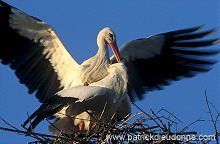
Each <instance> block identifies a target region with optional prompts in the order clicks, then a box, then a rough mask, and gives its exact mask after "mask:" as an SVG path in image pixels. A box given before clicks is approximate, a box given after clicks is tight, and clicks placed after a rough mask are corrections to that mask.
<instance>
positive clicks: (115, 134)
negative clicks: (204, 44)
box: [0, 96, 220, 144]
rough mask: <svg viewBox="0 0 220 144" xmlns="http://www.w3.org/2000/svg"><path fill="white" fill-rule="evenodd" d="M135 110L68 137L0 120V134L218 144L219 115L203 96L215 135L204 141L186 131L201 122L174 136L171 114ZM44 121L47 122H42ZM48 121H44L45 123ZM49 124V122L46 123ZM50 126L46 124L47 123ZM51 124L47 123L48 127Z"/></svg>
mask: <svg viewBox="0 0 220 144" xmlns="http://www.w3.org/2000/svg"><path fill="white" fill-rule="evenodd" d="M132 104H133V105H134V106H135V107H136V108H137V109H139V110H140V112H139V113H136V114H134V115H132V116H130V117H128V118H125V119H124V120H121V121H119V122H114V123H113V122H106V123H101V122H99V121H97V122H95V123H94V125H93V126H92V127H91V129H90V130H89V131H87V132H85V133H83V134H82V133H80V132H73V133H72V134H65V133H64V132H62V131H60V133H59V134H58V135H57V136H53V135H46V134H41V133H35V132H28V131H26V130H24V131H22V130H19V129H17V128H16V127H14V126H12V125H11V124H9V123H8V122H7V121H5V120H4V119H3V118H1V117H0V118H1V120H2V121H4V123H5V124H7V125H9V126H10V127H11V129H9V128H3V127H0V129H1V130H5V131H10V132H15V133H17V134H22V135H25V136H29V137H32V138H34V139H35V141H33V142H29V144H32V143H36V144H41V143H42V144H48V143H53V144H73V143H74V144H75V143H103V144H104V143H107V144H108V143H116V144H117V143H129V144H133V143H161V144H166V143H175V144H176V143H177V144H179V143H209V142H210V141H212V140H216V141H217V143H218V137H219V136H220V132H218V130H217V123H218V122H219V120H218V118H219V116H220V113H219V112H218V111H217V110H216V109H215V107H214V105H212V103H210V102H209V101H208V98H207V96H206V104H207V108H208V113H209V114H210V117H211V122H212V123H213V127H214V130H215V134H214V135H212V137H206V138H205V139H201V137H199V135H198V134H197V132H196V131H187V130H188V128H189V127H190V126H191V125H193V124H194V123H196V122H198V121H201V118H198V119H197V120H195V121H193V122H192V123H190V124H188V125H186V126H185V127H184V128H182V129H181V130H179V131H178V132H173V127H175V126H176V125H178V123H182V121H181V120H179V119H178V118H177V117H176V116H175V115H173V113H170V112H169V111H168V110H166V109H164V108H161V109H160V110H159V111H157V112H155V111H153V110H152V109H150V114H148V113H146V112H145V111H143V110H142V109H141V108H140V107H138V106H137V105H136V104H134V103H132ZM211 108H214V110H215V113H217V116H214V114H213V112H212V111H211ZM46 120H47V119H46ZM47 121H48V120H47ZM48 122H49V121H48ZM49 123H50V122H49ZM50 124H51V123H50Z"/></svg>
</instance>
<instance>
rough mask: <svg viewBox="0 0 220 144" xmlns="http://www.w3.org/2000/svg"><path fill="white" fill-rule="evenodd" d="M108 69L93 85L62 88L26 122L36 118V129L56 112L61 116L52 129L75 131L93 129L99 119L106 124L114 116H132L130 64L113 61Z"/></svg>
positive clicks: (70, 132)
mask: <svg viewBox="0 0 220 144" xmlns="http://www.w3.org/2000/svg"><path fill="white" fill-rule="evenodd" d="M108 73H109V74H108V75H107V76H106V77H105V78H103V79H102V80H100V81H98V82H94V83H91V84H90V85H89V86H75V87H72V88H68V89H64V90H61V91H59V92H58V93H56V94H55V95H54V96H53V98H52V99H50V100H48V101H46V102H44V103H43V104H42V105H41V106H40V107H39V109H38V110H36V111H35V112H34V113H33V114H32V115H31V116H30V117H29V118H28V119H27V120H26V121H25V122H24V124H23V126H25V125H26V124H27V123H28V122H29V121H30V120H32V119H34V118H35V119H34V121H33V122H32V123H31V126H30V127H29V130H31V129H34V128H35V127H36V126H37V125H38V123H40V122H41V121H42V120H43V119H45V118H47V117H50V116H53V115H54V116H56V117H58V118H59V119H58V120H57V121H55V122H54V123H53V124H51V125H50V127H49V130H50V132H51V133H52V134H58V133H59V132H60V131H62V132H64V133H68V134H72V133H73V132H74V131H75V132H76V131H79V130H90V128H92V127H93V126H94V123H95V122H98V123H103V124H104V123H105V124H106V123H109V122H110V121H111V120H113V119H114V121H118V120H121V119H123V118H124V117H126V116H129V115H130V113H131V108H130V98H129V96H128V95H127V81H128V78H127V71H126V67H125V66H124V64H122V63H116V64H112V65H111V66H110V67H109V69H108ZM94 128H95V126H94ZM94 128H93V130H94ZM81 132H83V131H81Z"/></svg>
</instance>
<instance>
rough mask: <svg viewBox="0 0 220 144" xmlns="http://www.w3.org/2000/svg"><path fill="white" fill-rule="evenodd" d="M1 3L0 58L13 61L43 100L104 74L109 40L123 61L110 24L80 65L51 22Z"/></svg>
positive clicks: (19, 76) (14, 66) (26, 81)
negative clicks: (91, 52)
mask: <svg viewBox="0 0 220 144" xmlns="http://www.w3.org/2000/svg"><path fill="white" fill-rule="evenodd" d="M0 5H1V7H0V19H1V23H0V29H1V37H0V38H1V42H2V45H1V54H0V59H2V60H3V61H2V63H3V64H10V67H11V68H12V69H14V70H15V74H16V76H17V77H18V78H19V79H20V82H21V83H22V84H25V85H26V86H27V87H28V89H29V93H30V94H31V93H33V92H35V91H37V93H36V97H37V98H38V99H39V100H40V102H44V101H45V100H46V99H48V98H49V97H50V96H52V95H53V94H54V93H56V92H58V91H59V90H61V89H63V88H70V87H73V86H76V85H88V84H89V83H92V82H95V81H98V80H101V79H102V78H104V77H105V76H106V75H107V74H108V73H107V69H108V67H109V65H110V58H109V52H108V47H107V44H108V45H110V47H111V48H112V50H113V52H114V54H115V56H116V57H117V61H118V62H120V61H121V60H120V56H119V52H118V47H117V45H116V39H115V34H114V32H113V31H112V30H111V29H110V28H104V29H103V30H101V31H100V32H99V34H98V36H97V45H98V47H99V49H98V52H97V54H96V55H95V56H94V57H92V58H90V59H88V60H86V61H85V62H83V63H82V64H81V65H79V64H78V63H77V62H76V61H75V60H74V59H73V58H72V57H71V55H70V54H69V53H68V51H67V50H66V48H65V47H64V45H63V44H62V42H61V41H60V39H59V38H58V36H57V35H56V33H55V31H54V30H53V29H52V28H51V27H50V26H49V25H48V24H46V23H45V22H42V21H40V20H38V19H36V18H34V17H31V16H29V15H27V14H26V13H24V12H22V11H20V10H18V9H16V8H14V7H12V6H10V5H8V4H6V3H4V2H2V1H0ZM11 41H13V42H11ZM9 48H10V49H9Z"/></svg>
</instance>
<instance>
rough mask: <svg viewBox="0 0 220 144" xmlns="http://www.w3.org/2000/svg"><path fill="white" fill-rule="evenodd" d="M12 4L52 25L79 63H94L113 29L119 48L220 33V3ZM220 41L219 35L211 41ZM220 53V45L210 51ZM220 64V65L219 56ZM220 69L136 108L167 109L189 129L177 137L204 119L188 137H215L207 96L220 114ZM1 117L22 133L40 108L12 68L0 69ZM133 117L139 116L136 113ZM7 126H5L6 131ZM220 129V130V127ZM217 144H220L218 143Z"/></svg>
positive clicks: (11, 139)
mask: <svg viewBox="0 0 220 144" xmlns="http://www.w3.org/2000/svg"><path fill="white" fill-rule="evenodd" d="M7 2H8V3H9V4H11V5H13V6H15V7H17V8H19V9H20V10H23V11H25V12H26V13H28V14H30V15H32V16H35V17H37V18H39V19H41V20H43V21H45V22H47V23H48V24H50V25H51V26H52V27H53V28H54V29H55V30H56V32H57V33H58V35H59V37H60V39H61V40H62V41H63V43H64V45H65V46H66V47H67V49H68V51H69V52H70V53H71V55H72V56H73V57H74V58H75V59H76V60H77V61H78V62H79V63H82V62H83V61H84V60H86V59H88V58H90V57H92V56H93V55H95V53H96V52H97V46H96V36H97V34H98V32H99V31H100V30H101V29H102V28H104V27H106V26H108V27H110V28H112V29H113V30H114V31H115V33H116V35H117V43H118V46H119V47H120V46H122V45H123V44H124V43H126V42H128V41H130V40H133V39H138V38H143V37H148V36H150V35H154V34H158V33H164V32H168V31H172V30H178V29H183V28H189V27H194V26H200V25H203V24H206V27H205V28H204V29H205V30H208V29H212V28H215V27H219V17H220V7H219V4H220V2H219V1H218V0H209V1H207V0H203V1H201V0H193V1H192V0H184V1H176V0H164V1H157V0H151V1H150V0H139V1H126V0H121V1H116V0H111V1H101V0H97V1H88V0H87V1H86V0H81V1H70V0H69V1H65V2H61V1H58V0H56V1H55V0H54V1H52V0H47V1H45V0H31V1H30V0H19V1H15V0H8V1H7ZM216 37H220V35H219V31H218V32H217V33H215V34H214V35H212V36H210V37H209V38H216ZM216 47H218V48H219V47H220V44H217V45H215V46H212V47H210V48H216ZM213 58H214V59H219V55H218V56H214V57H213ZM219 74H220V63H217V64H216V65H215V66H214V68H213V69H212V70H211V71H210V72H208V73H204V74H200V75H198V76H196V77H194V78H191V79H184V80H181V81H179V82H174V83H173V84H172V85H170V86H168V87H165V89H164V90H161V91H154V92H149V93H148V94H146V96H145V99H144V100H142V101H137V102H136V104H137V105H138V106H139V107H141V108H142V109H143V110H145V111H146V112H147V113H150V111H149V108H152V109H153V110H154V111H158V110H160V109H161V108H162V107H163V108H165V109H166V110H168V111H169V112H171V113H173V114H174V115H175V116H176V117H177V118H178V119H180V120H181V121H182V122H183V123H179V124H178V125H177V126H174V127H173V128H174V129H173V130H174V131H173V132H175V131H178V130H181V129H182V128H184V126H186V125H188V124H190V123H191V122H193V121H195V120H196V119H198V118H199V117H203V118H202V119H203V120H205V121H201V122H197V123H195V124H194V125H192V126H191V127H190V128H189V129H188V130H187V131H197V132H199V133H201V134H204V135H210V134H214V131H213V127H212V123H211V121H210V117H209V114H208V113H207V111H208V110H207V106H206V104H205V95H204V91H205V90H207V95H208V98H209V100H210V101H211V102H212V103H213V105H215V106H216V108H217V109H218V110H219V111H220V105H219V104H220V97H219V96H220V90H219V87H220V77H219ZM0 91H1V94H0V117H2V118H4V119H5V120H6V121H7V122H9V123H10V124H12V125H14V126H16V127H17V128H19V129H22V128H21V126H20V124H22V123H23V122H24V121H25V120H26V118H27V112H28V113H29V114H31V113H32V112H34V111H35V110H36V109H37V108H38V107H39V106H40V103H39V102H38V100H37V99H36V98H35V97H34V95H29V94H28V93H27V88H26V87H25V86H24V85H21V84H20V83H19V81H18V79H17V78H16V77H15V75H14V72H13V71H12V70H10V69H9V67H6V66H3V65H0ZM132 112H133V113H136V112H139V111H138V110H137V109H136V108H134V107H133V108H132ZM3 123H4V122H2V121H1V120H0V126H1V127H7V126H6V125H3ZM48 125H49V124H48V123H47V122H42V123H41V124H40V125H39V126H38V127H37V128H36V129H35V131H36V132H40V133H48V130H47V126H48ZM219 127H220V126H219ZM31 141H34V139H32V138H29V137H25V136H22V135H18V134H15V133H11V132H4V131H1V130H0V143H4V144H5V143H27V142H31ZM213 143H214V141H213Z"/></svg>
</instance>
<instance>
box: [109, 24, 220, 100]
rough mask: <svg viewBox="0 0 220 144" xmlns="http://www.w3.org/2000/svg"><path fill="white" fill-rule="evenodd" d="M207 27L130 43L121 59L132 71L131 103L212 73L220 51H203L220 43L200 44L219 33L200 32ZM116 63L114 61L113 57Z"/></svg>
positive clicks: (121, 49)
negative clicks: (212, 67) (166, 87)
mask: <svg viewBox="0 0 220 144" xmlns="http://www.w3.org/2000/svg"><path fill="white" fill-rule="evenodd" d="M203 27H204V26H201V27H195V28H189V29H183V30H178V31H172V32H167V33H162V34H157V35H153V36H150V37H147V38H143V39H138V40H133V41H130V42H128V43H126V44H124V45H123V46H122V47H121V48H120V54H121V57H123V58H125V59H124V63H125V65H126V66H127V68H128V76H129V82H128V93H129V96H130V97H131V100H132V101H133V100H134V97H135V96H137V97H138V98H139V99H142V95H143V94H144V93H145V92H146V91H152V90H155V89H159V90H160V89H162V88H163V86H166V85H169V84H171V82H172V81H177V80H180V79H182V78H184V77H193V76H195V75H196V74H198V73H199V72H206V71H208V70H210V69H211V67H210V66H211V65H212V64H214V63H215V61H211V60H208V59H207V57H208V56H209V55H213V54H217V53H218V52H219V49H218V50H211V49H207V48H202V49H199V47H204V46H210V45H213V44H216V43H217V42H219V40H220V39H212V40H200V41H196V40H194V39H199V38H203V37H205V36H208V35H210V34H212V33H214V32H215V31H216V29H214V30H210V31H205V32H200V33H199V32H197V33H196V31H198V30H200V29H202V28H203ZM112 59H113V60H114V57H112Z"/></svg>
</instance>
